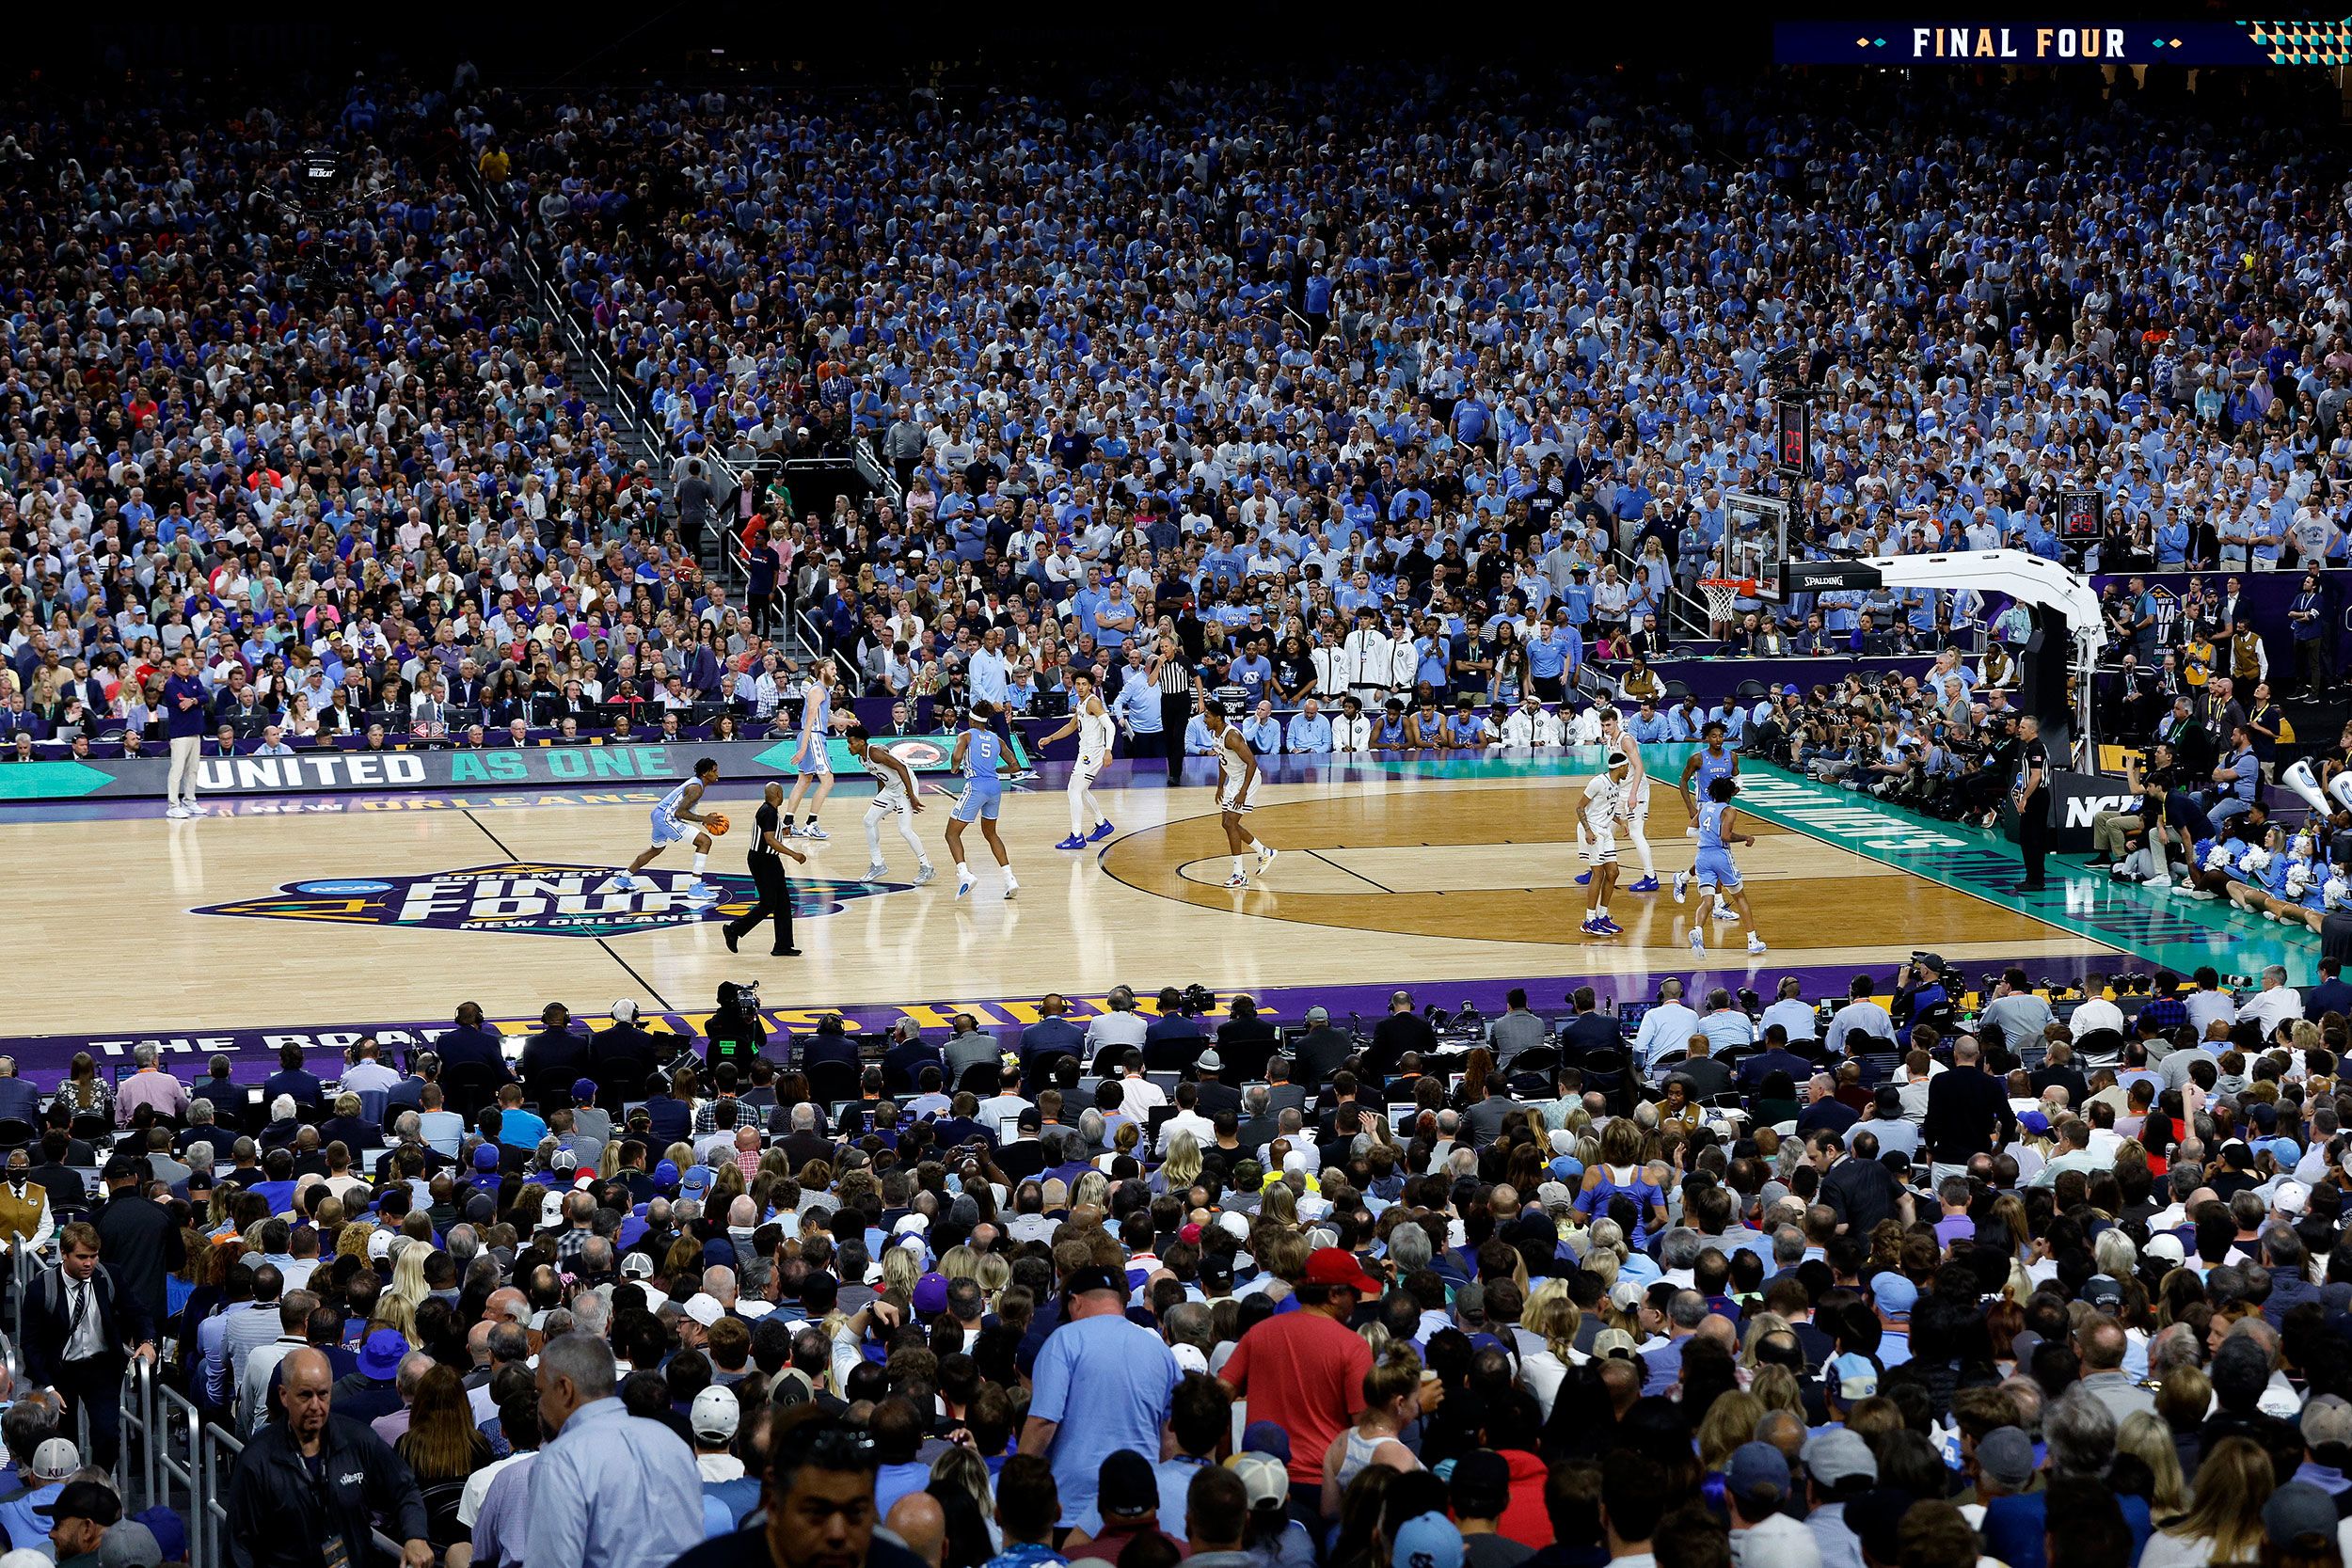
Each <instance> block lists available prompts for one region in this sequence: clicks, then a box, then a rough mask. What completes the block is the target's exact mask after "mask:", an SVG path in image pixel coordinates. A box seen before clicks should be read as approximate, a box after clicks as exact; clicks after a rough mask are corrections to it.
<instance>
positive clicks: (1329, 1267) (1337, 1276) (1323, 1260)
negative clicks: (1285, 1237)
mask: <svg viewBox="0 0 2352 1568" xmlns="http://www.w3.org/2000/svg"><path fill="white" fill-rule="evenodd" d="M1307 1283H1308V1284H1310V1285H1343V1286H1345V1287H1346V1288H1347V1289H1349V1290H1351V1291H1355V1292H1356V1293H1357V1294H1358V1295H1359V1296H1376V1295H1378V1294H1379V1293H1380V1286H1379V1284H1378V1282H1377V1281H1375V1279H1374V1278H1373V1277H1372V1276H1371V1275H1368V1274H1366V1273H1364V1266H1363V1265H1362V1264H1361V1263H1359V1262H1357V1261H1356V1255H1355V1254H1354V1253H1352V1252H1350V1251H1348V1250H1347V1249H1346V1248H1345V1247H1335V1246H1327V1247H1317V1248H1316V1249H1315V1250H1314V1252H1313V1254H1312V1255H1311V1256H1310V1257H1309V1258H1308V1259H1307Z"/></svg>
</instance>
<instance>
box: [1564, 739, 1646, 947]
mask: <svg viewBox="0 0 2352 1568" xmlns="http://www.w3.org/2000/svg"><path fill="white" fill-rule="evenodd" d="M1632 783H1633V781H1632V764H1631V763H1630V761H1629V759H1628V758H1627V756H1626V754H1625V753H1624V752H1616V751H1613V752H1610V753H1609V770H1608V771H1607V772H1605V773H1596V774H1594V775H1593V776H1592V777H1591V778H1589V779H1587V780H1586V781H1584V805H1583V809H1582V810H1581V812H1580V813H1579V814H1578V817H1577V839H1578V842H1579V846H1580V847H1581V848H1582V850H1583V853H1584V859H1585V861H1586V862H1587V863H1589V864H1590V865H1591V867H1592V869H1591V870H1589V871H1587V872H1585V873H1584V875H1583V876H1581V877H1579V878H1578V879H1577V880H1578V881H1580V882H1582V883H1583V884H1585V892H1584V925H1583V931H1584V934H1585V935H1586V936H1588V937H1613V936H1617V935H1620V934H1622V933H1623V932H1624V930H1625V927H1622V926H1620V925H1618V924H1617V923H1616V922H1615V921H1613V920H1612V919H1610V918H1609V895H1610V893H1611V892H1612V891H1613V890H1614V889H1615V887H1616V885H1617V824H1618V823H1620V822H1622V821H1624V820H1625V814H1626V807H1627V803H1628V802H1629V800H1631V798H1632Z"/></svg>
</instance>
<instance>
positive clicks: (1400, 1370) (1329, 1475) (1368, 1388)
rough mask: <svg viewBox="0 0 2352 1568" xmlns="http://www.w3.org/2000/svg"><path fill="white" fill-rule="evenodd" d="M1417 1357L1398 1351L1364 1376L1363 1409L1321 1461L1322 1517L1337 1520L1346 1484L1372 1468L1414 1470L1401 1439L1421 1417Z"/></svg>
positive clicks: (1416, 1465) (1416, 1460)
mask: <svg viewBox="0 0 2352 1568" xmlns="http://www.w3.org/2000/svg"><path fill="white" fill-rule="evenodd" d="M1421 1370H1422V1368H1421V1357H1420V1356H1418V1355H1416V1354H1413V1352H1412V1348H1411V1347H1410V1346H1406V1345H1400V1346H1398V1347H1396V1348H1395V1349H1392V1350H1391V1351H1390V1352H1389V1353H1388V1354H1386V1355H1384V1356H1383V1357H1382V1358H1381V1359H1380V1360H1378V1361H1376V1362H1375V1363H1374V1364H1373V1368H1372V1370H1370V1371H1368V1372H1366V1373H1365V1374H1364V1408H1363V1410H1362V1411H1361V1412H1360V1413H1359V1414H1358V1416H1357V1417H1356V1419H1355V1421H1354V1422H1353V1423H1352V1424H1350V1425H1349V1427H1348V1429H1347V1430H1346V1431H1345V1432H1343V1433H1340V1434H1339V1436H1337V1437H1335V1438H1333V1439H1332V1441H1331V1446H1330V1447H1329V1448H1328V1449H1325V1450H1324V1455H1323V1516H1324V1517H1325V1518H1327V1519H1336V1518H1338V1517H1339V1516H1340V1499H1341V1498H1342V1497H1344V1496H1345V1495H1346V1492H1347V1485H1348V1482H1350V1481H1354V1480H1355V1479H1356V1478H1357V1477H1358V1476H1359V1475H1361V1474H1363V1472H1364V1471H1366V1470H1369V1469H1371V1468H1373V1467H1374V1466H1375V1465H1380V1466H1386V1467H1387V1468H1389V1469H1391V1470H1418V1469H1420V1468H1421V1467H1422V1465H1421V1459H1420V1456H1419V1455H1417V1454H1415V1453H1414V1452H1413V1450H1412V1449H1408V1448H1406V1446H1405V1443H1404V1441H1403V1438H1402V1436H1401V1435H1400V1434H1401V1433H1403V1432H1404V1431H1405V1429H1406V1427H1408V1426H1411V1425H1412V1424H1413V1422H1414V1421H1415V1420H1417V1419H1419V1418H1420V1417H1421Z"/></svg>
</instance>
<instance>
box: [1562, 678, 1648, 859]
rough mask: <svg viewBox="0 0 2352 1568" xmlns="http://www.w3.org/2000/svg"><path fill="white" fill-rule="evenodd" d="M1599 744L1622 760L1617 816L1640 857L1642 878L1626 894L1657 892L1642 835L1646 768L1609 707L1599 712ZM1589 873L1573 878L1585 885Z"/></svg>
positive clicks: (1619, 716)
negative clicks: (1623, 770) (1622, 784)
mask: <svg viewBox="0 0 2352 1568" xmlns="http://www.w3.org/2000/svg"><path fill="white" fill-rule="evenodd" d="M1600 743H1601V744H1602V745H1603V746H1606V747H1608V748H1609V749H1610V750H1611V751H1612V752H1624V753H1625V758H1626V794H1625V804H1626V809H1625V810H1624V811H1623V812H1622V813H1620V814H1619V815H1621V816H1623V817H1624V819H1625V832H1626V837H1628V838H1629V839H1631V840H1632V841H1633V849H1634V852H1635V853H1636V854H1638V855H1640V856H1641V857H1642V879H1641V880H1640V881H1638V882H1629V883H1628V884H1627V885H1626V892H1628V893H1656V892H1657V891H1658V862H1657V860H1656V859H1655V858H1654V857H1653V856H1652V855H1651V854H1650V852H1649V835H1648V834H1647V833H1645V832H1642V828H1643V825H1644V824H1645V823H1646V822H1647V821H1648V820H1649V769H1648V768H1646V767H1645V766H1644V765H1643V763H1642V748H1641V746H1640V745H1639V744H1638V743H1636V742H1635V740H1634V738H1633V737H1632V736H1629V735H1628V734H1627V733H1626V729H1625V718H1624V715H1622V714H1620V713H1619V712H1618V711H1617V710H1616V709H1615V708H1613V707H1603V708H1602V709H1601V710H1600ZM1592 875H1593V874H1592V873H1591V872H1589V871H1588V872H1586V873H1584V875H1582V876H1581V877H1579V878H1577V881H1578V882H1580V883H1583V882H1589V881H1590V880H1591V879H1592Z"/></svg>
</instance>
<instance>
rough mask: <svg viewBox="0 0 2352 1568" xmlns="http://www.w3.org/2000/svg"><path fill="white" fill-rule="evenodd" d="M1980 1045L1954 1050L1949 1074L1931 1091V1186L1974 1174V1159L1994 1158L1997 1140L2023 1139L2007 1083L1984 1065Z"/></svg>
mask: <svg viewBox="0 0 2352 1568" xmlns="http://www.w3.org/2000/svg"><path fill="white" fill-rule="evenodd" d="M1978 1055H1979V1053H1978V1048H1977V1042H1976V1041H1974V1040H1972V1039H1966V1038H1963V1039H1962V1040H1961V1041H1960V1042H1959V1043H1958V1044H1957V1045H1954V1046H1953V1047H1952V1065H1951V1068H1950V1069H1949V1070H1947V1071H1945V1072H1939V1073H1937V1074H1936V1075H1935V1077H1934V1078H1933V1079H1932V1080H1931V1082H1930V1083H1929V1085H1928V1114H1927V1118H1926V1119H1925V1120H1924V1121H1922V1122H1921V1123H1920V1126H1919V1137H1920V1141H1921V1142H1923V1143H1925V1144H1926V1145H1927V1148H1928V1160H1929V1162H1930V1164H1931V1167H1932V1171H1931V1180H1935V1181H1941V1180H1944V1178H1946V1177H1947V1176H1965V1175H1967V1174H1968V1161H1969V1159H1970V1158H1971V1157H1972V1156H1975V1155H1979V1154H1990V1153H1991V1152H1992V1151H1993V1148H1994V1140H1995V1138H1996V1137H1997V1138H2000V1139H2004V1140H2006V1139H2008V1138H2012V1137H2014V1136H2016V1134H2017V1116H2016V1113H2015V1112H2013V1111H2011V1110H2010V1108H2009V1094H2008V1092H2007V1091H2006V1090H2005V1089H2003V1088H2002V1086H2001V1081H2000V1080H1999V1079H1997V1078H1995V1077H1994V1076H1993V1075H1992V1074H1991V1073H1989V1072H1987V1071H1985V1070H1984V1069H1983V1067H1982V1066H1981V1065H1979V1060H1978Z"/></svg>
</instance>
